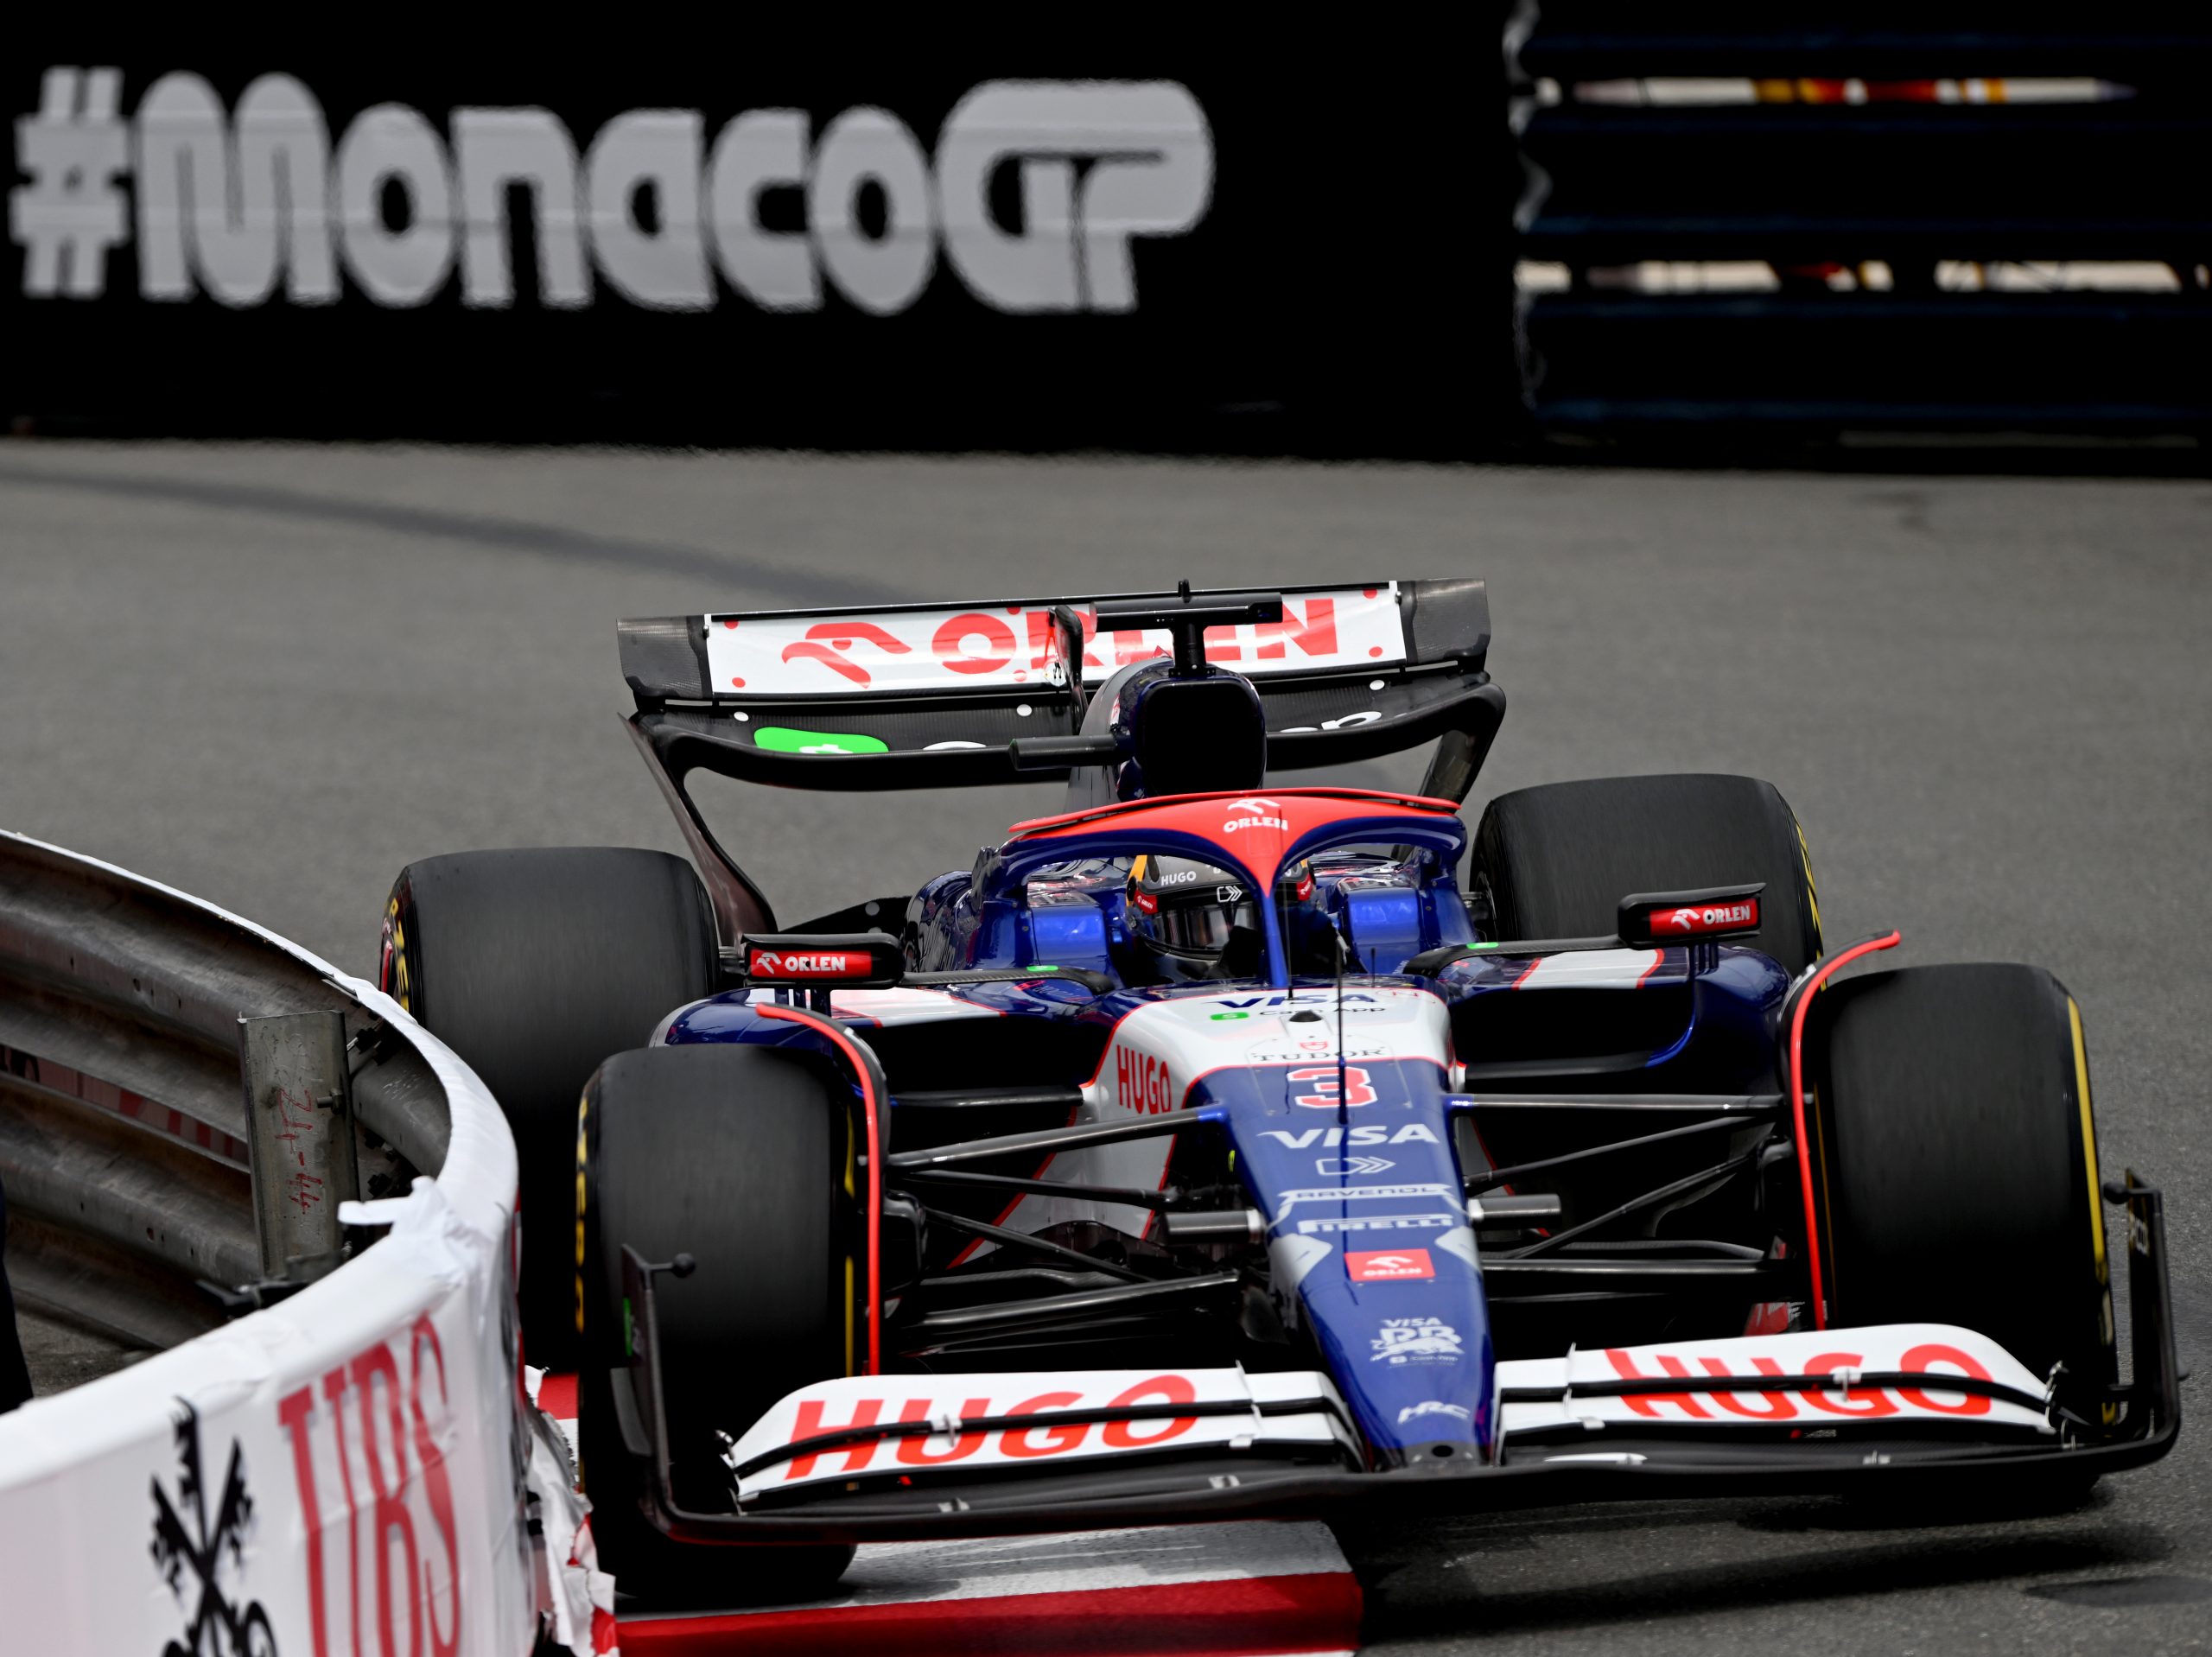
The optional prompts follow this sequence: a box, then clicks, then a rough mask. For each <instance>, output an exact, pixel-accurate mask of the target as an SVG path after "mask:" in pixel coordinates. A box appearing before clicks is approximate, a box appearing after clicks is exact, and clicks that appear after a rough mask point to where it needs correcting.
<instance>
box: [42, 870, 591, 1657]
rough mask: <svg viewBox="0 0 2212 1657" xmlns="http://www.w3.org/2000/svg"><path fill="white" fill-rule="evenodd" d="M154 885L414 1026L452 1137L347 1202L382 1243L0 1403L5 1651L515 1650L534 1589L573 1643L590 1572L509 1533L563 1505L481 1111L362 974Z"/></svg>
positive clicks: (506, 1205) (529, 1619) (506, 1156)
mask: <svg viewBox="0 0 2212 1657" xmlns="http://www.w3.org/2000/svg"><path fill="white" fill-rule="evenodd" d="M79 861H80V862H82V863H85V864H86V865H89V866H91V867H99V868H103V869H105V868H107V867H108V866H106V865H100V864H95V863H93V860H90V859H83V860H79ZM111 872H112V873H118V874H123V878H124V879H128V880H130V881H133V882H135V883H136V884H137V885H139V886H145V887H153V886H154V884H155V883H153V882H149V881H143V880H139V879H137V877H136V876H130V875H128V874H124V872H122V871H111ZM157 889H159V890H162V891H164V892H168V891H170V890H171V889H169V888H157ZM172 895H174V896H176V897H179V898H184V899H185V901H187V902H190V903H193V904H194V906H196V907H198V908H200V909H201V910H203V911H207V912H208V913H210V914H213V915H215V916H218V917H221V918H223V919H225V920H227V921H231V922H232V923H234V924H238V925H239V926H241V927H243V928H245V930H248V931H251V932H252V933H254V934H256V935H257V936H260V937H262V938H264V939H265V940H267V941H269V942H270V943H274V944H276V945H277V946H278V947H279V948H281V949H283V950H284V951H285V952H287V953H289V954H290V955H293V956H294V957H295V958H296V959H298V960H300V961H302V962H305V963H308V964H309V965H312V966H313V967H314V968H315V969H316V970H317V971H319V972H321V973H322V974H323V975H326V976H327V977H328V978H329V979H330V980H331V981H332V982H333V983H334V985H336V986H337V987H339V988H340V990H341V991H343V992H344V993H345V994H346V995H348V996H350V997H352V998H353V999H354V1000H357V1001H359V1003H361V1004H362V1005H363V1006H365V1007H366V1008H368V1009H369V1010H370V1011H371V1012H372V1013H375V1014H376V1015H377V1016H378V1017H379V1018H381V1019H385V1021H386V1022H387V1023H389V1024H390V1025H392V1026H393V1027H394V1028H395V1029H397V1031H398V1032H400V1033H401V1034H402V1035H403V1036H404V1038H406V1039H407V1040H409V1041H410V1042H411V1043H412V1044H414V1045H415V1047H416V1049H417V1050H418V1051H420V1052H421V1053H422V1054H423V1057H424V1058H425V1059H426V1060H427V1061H428V1062H429V1064H430V1065H431V1067H432V1069H433V1070H435V1073H436V1075H437V1077H438V1080H439V1082H441V1083H442V1085H443V1087H444V1089H445V1093H446V1097H447V1100H448V1106H449V1108H450V1113H451V1122H452V1136H451V1142H450V1146H449V1148H448V1152H447V1157H446V1161H445V1165H444V1167H443V1168H442V1170H441V1171H440V1172H439V1175H438V1177H437V1178H435V1180H432V1179H428V1178H424V1179H420V1180H417V1181H416V1184H415V1187H414V1189H413V1190H412V1191H411V1192H410V1194H409V1195H408V1196H407V1197H405V1198H404V1199H401V1200H399V1201H397V1202H387V1203H378V1204H374V1205H368V1206H369V1207H370V1209H371V1212H370V1214H369V1215H367V1216H364V1217H365V1218H371V1219H372V1220H373V1221H374V1222H389V1224H390V1228H391V1229H390V1231H389V1233H388V1234H387V1235H386V1236H385V1240H384V1241H382V1242H380V1243H378V1245H377V1246H376V1247H374V1248H371V1249H369V1250H367V1251H366V1252H365V1253H364V1254H361V1255H360V1256H359V1258H357V1259H355V1260H352V1261H350V1262H349V1263H347V1264H346V1266H344V1267H340V1269H339V1270H338V1271H336V1272H334V1273H332V1274H331V1275H330V1276H328V1277H327V1278H325V1279H322V1280H321V1282H319V1283H316V1284H315V1285H313V1286H310V1287H308V1288H307V1289H304V1290H302V1291H301V1292H299V1293H298V1294H296V1295H294V1296H293V1297H291V1298H289V1299H288V1300H285V1301H283V1302H281V1303H280V1304H278V1305H276V1306H273V1307H271V1308H270V1309H268V1310H266V1311H260V1312H257V1313H256V1314H254V1315H253V1316H251V1317H246V1318H244V1319H241V1320H239V1321H238V1322H236V1323H232V1324H227V1325H226V1326H225V1327H223V1328H221V1329H219V1330H213V1332H211V1333H209V1334H207V1335H205V1336H200V1338H199V1339H197V1340H194V1341H192V1342H189V1343H187V1344H185V1345H183V1346H180V1347H177V1348H175V1349H171V1350H169V1351H167V1352H163V1353H160V1354H157V1355H154V1356H151V1357H149V1358H147V1359H146V1360H144V1361H143V1362H140V1363H138V1364H137V1365H134V1366H133V1367H131V1368H128V1369H124V1370H122V1371H119V1372H118V1373H117V1374H111V1375H108V1376H105V1377H104V1378H102V1379H100V1380H99V1381H92V1382H89V1383H87V1384H86V1385H84V1386H81V1387H75V1388H73V1389H72V1390H70V1391H68V1392H65V1393H61V1394H57V1395H55V1396H54V1397H51V1398H42V1399H38V1400H34V1401H32V1402H31V1403H29V1404H27V1405H25V1406H23V1407H22V1409H20V1410H18V1411H16V1412H15V1413H13V1414H11V1415H8V1416H4V1417H0V1605H4V1606H5V1608H6V1609H5V1613H4V1615H5V1627H6V1639H5V1642H4V1643H5V1645H6V1647H7V1648H8V1649H9V1650H10V1651H16V1650H20V1651H23V1652H26V1653H28V1652H37V1653H40V1654H42V1657H59V1654H70V1653H83V1654H87V1657H94V1654H97V1657H106V1654H111V1653H113V1654H127V1653H146V1654H158V1653H160V1652H162V1651H163V1650H164V1649H170V1648H178V1647H181V1649H183V1650H185V1651H188V1652H194V1653H197V1652H201V1651H233V1650H235V1651H239V1652H246V1653H251V1654H254V1657H362V1654H372V1653H373V1654H379V1657H382V1654H399V1653H413V1654H423V1657H458V1654H469V1657H475V1654H484V1657H493V1654H496V1657H525V1654H527V1653H529V1652H530V1651H531V1648H532V1647H533V1645H534V1644H535V1643H536V1641H537V1633H538V1628H539V1624H540V1614H541V1612H543V1611H550V1610H551V1609H553V1607H554V1605H555V1604H556V1602H559V1603H565V1605H566V1606H567V1607H569V1609H570V1610H571V1613H572V1615H571V1616H568V1617H563V1618H560V1619H559V1620H560V1621H561V1622H562V1623H563V1630H562V1631H563V1635H570V1636H578V1635H580V1636H581V1638H582V1640H583V1641H587V1642H588V1639H589V1629H588V1617H587V1618H586V1619H585V1621H586V1627H585V1628H583V1629H582V1630H577V1629H576V1628H575V1620H576V1619H575V1616H574V1615H573V1612H574V1610H575V1609H576V1608H577V1607H578V1606H579V1605H580V1604H582V1603H588V1586H589V1584H588V1581H585V1580H584V1579H582V1578H575V1577H574V1576H573V1575H572V1574H568V1573H564V1572H563V1571H559V1570H550V1569H549V1568H548V1567H547V1566H546V1565H542V1564H540V1563H539V1562H538V1557H539V1556H538V1554H537V1549H536V1547H535V1546H534V1544H533V1540H532V1537H531V1524H532V1521H533V1518H534V1517H535V1516H537V1514H542V1513H543V1512H544V1511H545V1510H546V1508H547V1504H548V1503H549V1501H551V1500H552V1499H553V1498H555V1497H556V1496H557V1497H558V1498H559V1500H560V1501H563V1502H564V1503H566V1504H567V1506H566V1507H565V1508H563V1509H562V1510H561V1511H562V1513H563V1515H564V1522H565V1524H566V1528H567V1529H568V1530H569V1531H571V1532H572V1531H573V1530H574V1529H575V1520H574V1516H573V1508H574V1498H573V1495H571V1493H569V1491H568V1489H567V1481H566V1477H565V1472H564V1470H559V1469H558V1468H557V1467H554V1470H553V1471H552V1473H551V1474H550V1478H551V1481H552V1482H551V1487H550V1489H549V1488H548V1487H547V1485H546V1483H545V1479H546V1478H547V1476H548V1475H547V1473H546V1468H545V1466H540V1465H538V1464H537V1463H538V1462H540V1461H543V1463H545V1464H546V1466H552V1465H553V1463H556V1462H557V1457H540V1458H534V1457H533V1456H532V1452H531V1446H532V1443H533V1438H534V1435H533V1434H532V1432H531V1429H530V1427H529V1425H527V1419H526V1415H525V1411H526V1410H527V1408H528V1406H527V1405H526V1403H525V1401H524V1398H523V1394H522V1391H521V1387H520V1385H519V1367H518V1354H517V1350H516V1344H515V1343H516V1325H515V1313H514V1291H513V1262H514V1260H515V1255H516V1241H517V1240H516V1232H515V1227H514V1208H515V1177H516V1174H515V1149H514V1141H513V1140H512V1137H511V1136H510V1134H509V1133H508V1131H507V1126H506V1123H505V1120H504V1119H503V1118H502V1117H501V1115H500V1113H499V1107H498V1106H497V1104H495V1103H494V1102H493V1099H492V1097H491V1095H489V1094H488V1093H487V1092H486V1090H485V1089H484V1086H483V1084H482V1083H481V1082H479V1081H478V1080H477V1079H476V1077H475V1076H474V1073H473V1072H471V1071H470V1070H468V1069H467V1066H466V1065H464V1064H462V1063H461V1061H460V1060H459V1059H458V1058H457V1057H454V1054H453V1053H452V1051H450V1050H449V1049H448V1048H447V1047H446V1046H445V1045H444V1044H442V1043H441V1042H439V1041H438V1040H437V1039H436V1038H435V1037H433V1036H431V1035H430V1034H429V1032H427V1031H425V1030H423V1028H422V1027H421V1026H420V1025H416V1023H415V1021H414V1020H413V1019H410V1017H409V1016H408V1015H407V1014H406V1013H404V1012H402V1011H401V1010H400V1008H399V1006H397V1003H395V1002H393V1001H391V1000H390V999H388V998H387V997H385V995H383V994H380V993H379V992H378V990H377V989H375V988H374V987H372V986H371V985H368V984H365V983H364V982H362V981H359V980H358V979H353V978H349V977H347V976H346V975H344V974H341V973H340V972H338V971H337V970H336V969H335V968H332V967H330V966H329V965H328V964H327V963H326V962H321V960H319V959H317V958H316V957H315V956H314V955H310V954H308V952H307V951H305V950H302V949H300V948H299V946H298V945H296V944H293V943H286V942H285V941H284V940H283V939H280V938H277V937H275V936H273V935H271V934H270V933H267V932H265V931H264V930H262V929H261V928H258V927H256V926H253V925H252V924H251V923H248V922H243V921H239V920H238V917H235V916H231V915H228V914H226V913H225V911H220V910H216V909H214V908H213V906H212V905H205V904H199V903H198V902H197V900H196V899H191V898H186V897H185V894H182V893H172ZM568 1557H569V1556H568V1550H567V1549H566V1548H563V1550H562V1551H561V1552H560V1553H559V1554H558V1555H557V1559H558V1560H559V1562H560V1565H562V1566H563V1567H565V1566H566V1565H568ZM590 1648H591V1647H590V1646H589V1644H588V1643H580V1644H578V1645H576V1647H575V1649H577V1650H579V1651H582V1652H588V1651H589V1650H590Z"/></svg>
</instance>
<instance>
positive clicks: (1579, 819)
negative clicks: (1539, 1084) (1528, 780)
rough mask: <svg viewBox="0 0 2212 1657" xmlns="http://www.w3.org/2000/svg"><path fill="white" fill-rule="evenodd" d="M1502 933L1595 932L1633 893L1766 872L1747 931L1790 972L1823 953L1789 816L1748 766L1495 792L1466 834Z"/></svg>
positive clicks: (1612, 921)
mask: <svg viewBox="0 0 2212 1657" xmlns="http://www.w3.org/2000/svg"><path fill="white" fill-rule="evenodd" d="M1475 868H1476V873H1477V879H1478V880H1479V881H1481V882H1483V883H1484V884H1485V885H1486V886H1488V889H1489V893H1490V900H1491V916H1492V924H1491V932H1492V934H1493V935H1494V936H1496V937H1497V938H1500V939H1503V940H1506V941H1509V942H1510V941H1511V940H1513V939H1516V938H1579V937H1605V936H1610V935H1611V933H1612V932H1613V931H1614V930H1615V929H1616V928H1617V927H1618V925H1619V924H1620V902H1621V899H1622V898H1625V897H1628V896H1629V895H1630V893H1632V892H1694V891H1697V890H1700V889H1701V888H1704V887H1708V886H1742V885H1747V884H1749V883H1750V882H1752V881H1755V880H1763V881H1764V882H1765V883H1766V892H1765V894H1764V898H1763V899H1762V903H1761V911H1760V916H1759V919H1760V928H1759V931H1758V936H1756V937H1755V938H1752V939H1751V940H1750V942H1751V943H1752V944H1754V945H1755V946H1756V947H1757V948H1758V949H1760V950H1762V951H1764V953H1765V954H1767V955H1770V956H1772V957H1773V958H1774V960H1775V961H1777V962H1779V963H1780V964H1781V967H1782V969H1783V971H1784V972H1786V973H1788V974H1789V975H1791V976H1792V977H1795V976H1796V975H1797V974H1798V973H1799V972H1801V971H1802V970H1803V969H1804V968H1805V967H1806V966H1808V964H1810V963H1811V962H1814V961H1815V960H1817V959H1818V958H1819V956H1820V953H1821V908H1820V902H1819V899H1818V898H1817V897H1816V896H1815V892H1814V890H1813V871H1812V860H1811V857H1810V855H1809V854H1808V853H1807V851H1806V849H1805V836H1804V835H1803V833H1802V830H1800V829H1799V828H1798V826H1797V819H1796V816H1795V815H1794V814H1793V813H1792V812H1791V811H1790V809H1789V803H1788V802H1787V801H1785V800H1784V799H1783V797H1782V795H1781V793H1780V792H1779V791H1778V790H1777V789H1776V788H1775V786H1774V784H1772V783H1763V782H1760V781H1759V780H1758V778H1751V777H1726V776H1700V775H1691V776H1675V777H1601V778H1592V779H1590V780H1588V781H1585V782H1578V783H1544V784H1539V785H1537V786H1536V787H1534V788H1522V789H1516V790H1514V791H1513V792H1511V793H1510V794H1501V795H1499V796H1498V797H1497V798H1496V799H1494V800H1492V801H1491V803H1490V805H1489V807H1488V808H1487V809H1485V810H1484V812H1483V816H1482V823H1481V825H1480V827H1479V828H1478V829H1477V830H1476V833H1475Z"/></svg>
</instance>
